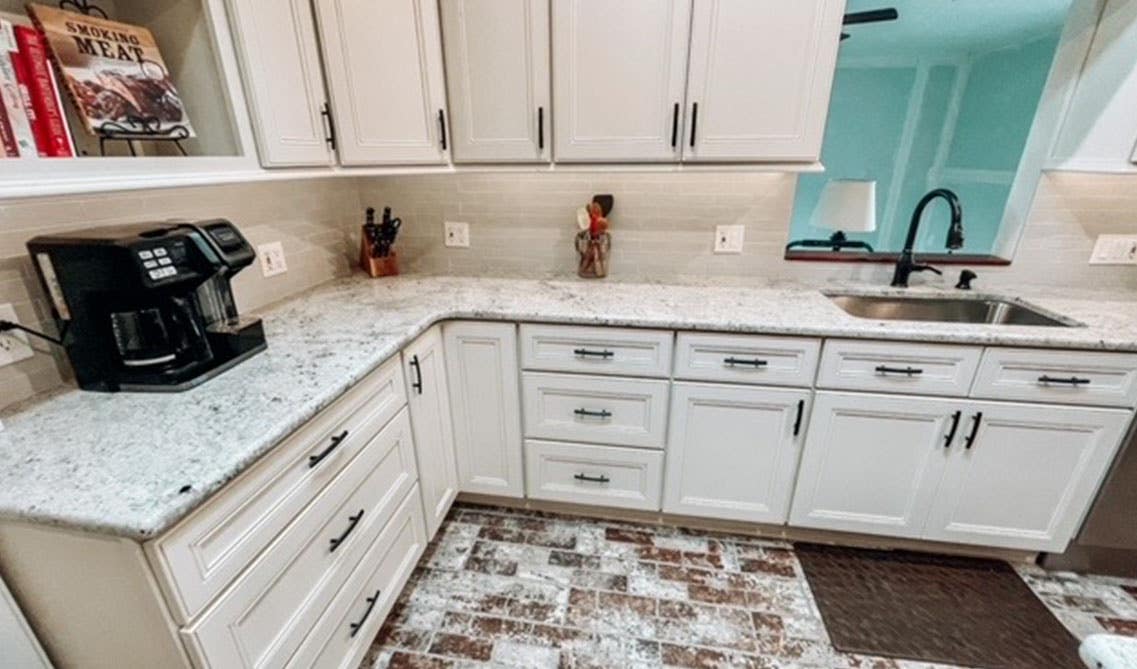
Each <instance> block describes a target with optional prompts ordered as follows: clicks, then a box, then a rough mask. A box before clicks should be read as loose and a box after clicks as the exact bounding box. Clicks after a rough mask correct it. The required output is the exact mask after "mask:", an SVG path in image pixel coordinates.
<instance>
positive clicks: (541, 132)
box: [537, 107, 545, 151]
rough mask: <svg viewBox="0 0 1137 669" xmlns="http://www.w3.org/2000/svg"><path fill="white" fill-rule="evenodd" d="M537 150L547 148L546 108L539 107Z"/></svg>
mask: <svg viewBox="0 0 1137 669" xmlns="http://www.w3.org/2000/svg"><path fill="white" fill-rule="evenodd" d="M537 150H538V151H544V150H545V108H544V107H537Z"/></svg>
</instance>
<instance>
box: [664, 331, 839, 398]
mask: <svg viewBox="0 0 1137 669" xmlns="http://www.w3.org/2000/svg"><path fill="white" fill-rule="evenodd" d="M675 346H676V350H675V378H676V379H681V380H689V381H725V382H728V383H755V384H762V385H767V386H802V387H809V386H812V385H813V376H814V374H816V373H817V359H818V357H820V355H821V340H819V339H809V338H806V337H764V336H758V335H726V334H696V333H692V332H680V333H679V337H678V339H677V340H676V343H675Z"/></svg>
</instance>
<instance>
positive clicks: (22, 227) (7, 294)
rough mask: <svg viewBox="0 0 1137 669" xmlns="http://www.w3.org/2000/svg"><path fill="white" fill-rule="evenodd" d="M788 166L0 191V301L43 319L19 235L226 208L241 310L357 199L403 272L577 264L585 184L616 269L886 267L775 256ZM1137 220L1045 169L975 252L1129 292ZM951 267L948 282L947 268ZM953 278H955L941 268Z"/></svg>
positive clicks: (34, 387)
mask: <svg viewBox="0 0 1137 669" xmlns="http://www.w3.org/2000/svg"><path fill="white" fill-rule="evenodd" d="M795 185H796V177H795V176H794V175H791V174H778V173H746V172H724V173H706V172H698V173H689V172H688V173H650V174H649V173H636V172H619V171H559V172H552V173H548V172H487V173H478V174H468V173H463V174H443V175H413V176H386V177H366V178H363V177H361V178H355V179H344V178H338V179H310V180H296V181H271V182H258V183H250V184H232V185H222V186H206V187H193V188H177V189H167V190H151V191H138V192H121V193H109V194H98V195H74V196H67V197H55V198H35V199H26V200H8V201H3V202H0V303H5V302H10V303H13V304H14V305H15V307H16V312H17V314H18V316H19V318H20V320H21V322H23V323H25V324H28V325H29V326H32V327H41V328H50V325H49V321H50V315H49V312H48V310H47V307H46V304H45V303H44V302H43V300H42V296H41V295H40V292H39V289H38V286H36V284H35V277H34V273H33V271H32V269H31V264H30V262H29V261H28V259H27V252H26V250H25V248H24V243H25V242H26V241H27V240H28V239H29V238H30V237H33V236H35V235H37V234H43V233H46V232H52V231H61V230H65V229H70V228H77V227H83V226H88V225H105V224H113V223H124V222H137V221H142V220H155V221H159V220H165V219H168V218H189V219H200V218H206V217H224V218H229V219H230V220H232V221H233V222H234V223H236V224H237V225H238V226H239V227H240V229H241V230H242V232H244V233H245V235H246V236H247V237H248V238H249V239H250V241H252V242H253V244H254V245H256V244H262V243H264V242H268V241H275V240H280V241H282V242H283V243H284V249H285V253H286V256H287V260H288V272H287V273H286V274H282V275H279V276H275V277H271V278H268V279H265V278H263V277H261V274H260V270H259V268H258V267H256V266H254V267H250V268H249V269H247V270H245V271H244V272H242V273H241V274H240V275H239V276H238V277H237V279H236V280H235V282H234V287H235V291H236V294H237V300H238V303H239V305H240V308H241V309H242V310H256V309H258V308H259V307H262V306H264V305H266V304H269V303H271V302H274V301H277V300H280V299H283V298H286V297H288V296H290V295H293V294H296V293H298V292H300V291H303V290H306V289H308V288H311V287H312V286H315V285H318V284H320V283H323V282H325V281H327V280H330V279H333V278H336V277H339V276H345V275H347V274H349V273H350V272H352V271H353V270H354V265H355V257H356V254H357V253H358V248H359V247H358V244H359V225H360V223H361V222H362V210H363V208H364V207H366V206H374V207H376V208H377V209H381V208H382V207H383V206H391V207H392V208H393V210H394V213H395V215H396V216H400V217H401V218H402V219H403V222H404V225H403V228H402V232H401V234H400V237H399V241H398V243H397V249H398V251H399V261H400V265H401V266H402V269H403V271H404V272H419V273H432V274H457V275H469V276H529V277H571V276H574V273H575V268H576V256H575V252H574V250H573V242H572V239H573V234H574V229H575V226H574V223H575V210H576V208H577V207H579V206H581V205H582V204H584V203H585V202H587V201H588V200H589V199H590V198H591V197H592V195H593V194H596V193H611V194H613V195H614V196H615V198H616V206H615V209H614V211H613V213H612V217H611V218H612V235H613V245H612V259H611V275H610V277H609V279H607V280H608V281H610V282H613V283H616V282H619V281H687V280H694V281H708V280H710V281H715V282H721V283H729V284H735V285H746V284H759V283H760V284H763V285H767V284H770V283H780V282H787V283H790V282H792V283H801V282H806V283H809V284H814V285H824V284H827V283H833V282H837V281H846V280H858V281H868V282H873V283H877V284H885V283H887V281H888V279H889V277H890V276H891V266H889V265H878V264H864V263H841V264H837V263H815V262H787V261H785V260H783V259H782V253H783V248H784V245H785V243H786V234H787V226H788V222H789V219H790V214H791V209H792V207H793V199H794V188H795ZM445 220H454V221H465V222H467V223H469V224H470V233H471V244H470V248H468V249H453V248H446V247H445V246H444V245H443V235H442V223H443V221H445ZM724 224H739V225H743V226H744V227H745V230H746V241H745V245H744V248H743V253H742V254H739V255H715V254H714V253H712V249H711V247H712V239H713V231H714V228H715V226H716V225H724ZM1105 233H1137V176H1134V175H1087V174H1050V175H1046V176H1044V178H1043V179H1042V182H1041V185H1040V190H1039V193H1038V196H1037V198H1036V200H1035V203H1034V207H1033V209H1032V211H1031V215H1030V222H1029V224H1028V226H1027V229H1026V232H1025V234H1024V235H1023V238H1022V241H1021V243H1020V245H1019V251H1018V254H1017V256H1016V258H1015V262H1014V264H1012V265H1011V266H1010V267H979V268H976V269H977V270H978V272H979V274H980V279H979V281H978V282H977V284H976V285H977V286H978V287H981V288H984V289H990V290H1006V289H1008V288H1009V287H1011V286H1035V287H1044V286H1061V287H1063V288H1066V289H1070V288H1074V289H1079V288H1080V289H1084V290H1086V291H1087V292H1090V291H1092V294H1094V295H1101V296H1103V297H1112V298H1118V297H1120V298H1133V297H1137V268H1134V267H1117V266H1090V265H1088V264H1086V261H1087V259H1088V258H1089V255H1090V250H1091V249H1092V247H1093V243H1094V238H1095V237H1096V236H1097V235H1099V234H1105ZM955 274H956V272H955V271H951V268H949V271H948V272H947V275H948V276H945V277H943V278H942V279H937V278H935V277H924V276H920V277H918V278H916V279H914V283H915V282H916V281H927V280H929V278H930V279H931V280H933V281H937V282H939V283H941V284H942V285H951V283H954V281H955ZM949 281H950V283H949ZM34 346H35V347H36V348H37V350H39V351H41V352H40V353H38V354H37V355H36V356H35V357H33V358H31V359H29V360H26V361H23V362H20V363H18V364H16V365H10V366H8V367H0V408H2V407H4V406H6V405H9V404H11V403H13V402H17V401H19V400H22V399H25V398H27V397H28V396H30V395H32V394H35V393H37V392H41V391H44V390H49V389H51V388H54V387H57V386H59V385H60V384H61V383H63V382H64V379H65V378H66V376H67V371H66V370H67V365H66V362H64V361H60V360H56V359H55V358H54V357H53V356H52V355H51V354H50V353H48V352H47V351H46V349H44V348H42V347H41V345H40V344H34Z"/></svg>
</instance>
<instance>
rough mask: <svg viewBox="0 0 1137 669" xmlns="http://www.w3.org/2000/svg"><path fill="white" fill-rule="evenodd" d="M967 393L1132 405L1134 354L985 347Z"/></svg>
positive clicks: (1136, 380) (1135, 400)
mask: <svg viewBox="0 0 1137 669" xmlns="http://www.w3.org/2000/svg"><path fill="white" fill-rule="evenodd" d="M971 396H972V397H983V398H987V399H993V400H1026V401H1028V402H1059V403H1062V404H1093V405H1098V406H1118V407H1131V406H1134V405H1135V404H1137V354H1134V353H1100V352H1089V351H1044V350H1038V349H1022V348H988V349H987V350H986V351H985V352H984V353H983V362H982V363H981V364H980V365H979V374H978V375H977V376H976V378H975V385H974V387H973V388H972V390H971Z"/></svg>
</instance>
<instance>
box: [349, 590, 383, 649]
mask: <svg viewBox="0 0 1137 669" xmlns="http://www.w3.org/2000/svg"><path fill="white" fill-rule="evenodd" d="M381 592H383V590H382V589H380V590H376V591H375V594H374V595H371V596H370V597H368V598H367V610H366V611H364V612H363V616H361V617H360V619H359V621H358V622H354V623H352V624H351V625H350V626H349V627H350V629H351V633H350V634H348V636H349V637H354V636H355V635H356V634H359V630H360V628H362V627H363V623H365V622H367V617H368V616H370V615H371V609H373V608H375V602H377V601H379V593H381Z"/></svg>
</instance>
